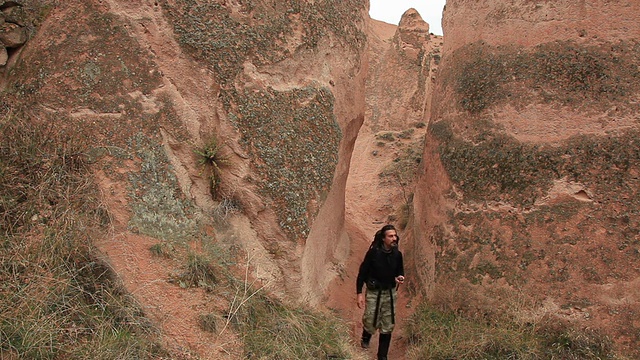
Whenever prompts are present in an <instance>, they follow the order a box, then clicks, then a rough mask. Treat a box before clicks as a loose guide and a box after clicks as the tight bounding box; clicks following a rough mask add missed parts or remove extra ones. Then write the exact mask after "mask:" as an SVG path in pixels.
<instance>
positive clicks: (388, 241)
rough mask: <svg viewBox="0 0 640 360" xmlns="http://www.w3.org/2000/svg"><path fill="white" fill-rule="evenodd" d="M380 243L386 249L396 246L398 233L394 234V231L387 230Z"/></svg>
mask: <svg viewBox="0 0 640 360" xmlns="http://www.w3.org/2000/svg"><path fill="white" fill-rule="evenodd" d="M382 241H383V242H384V246H385V247H386V248H387V249H391V248H392V247H394V246H397V245H398V233H396V231H395V230H387V231H385V232H384V239H383V240H382Z"/></svg>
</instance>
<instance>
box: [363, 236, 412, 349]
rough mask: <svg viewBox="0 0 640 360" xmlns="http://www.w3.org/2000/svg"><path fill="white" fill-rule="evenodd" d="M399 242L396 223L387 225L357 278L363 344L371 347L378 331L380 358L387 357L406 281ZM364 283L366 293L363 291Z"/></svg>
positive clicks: (369, 252)
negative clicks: (398, 305)
mask: <svg viewBox="0 0 640 360" xmlns="http://www.w3.org/2000/svg"><path fill="white" fill-rule="evenodd" d="M399 241H400V238H399V237H398V232H397V231H396V229H395V227H393V225H385V226H383V227H382V229H380V230H378V231H377V232H376V234H375V236H374V238H373V242H372V243H371V246H370V247H369V250H368V251H367V253H366V255H365V256H364V260H363V261H362V263H361V264H360V270H359V271H358V279H357V280H356V293H357V294H358V295H357V296H358V300H357V303H358V307H359V308H361V309H362V308H363V307H364V309H365V310H364V314H363V316H362V339H361V342H360V345H361V346H362V347H363V348H368V347H369V342H370V341H371V337H372V336H373V334H375V332H376V330H378V331H379V332H380V336H379V338H378V339H379V340H378V360H387V354H388V352H389V346H390V344H391V332H392V331H393V327H394V325H395V310H394V306H395V304H396V299H397V287H398V286H399V285H400V284H402V283H403V282H404V265H403V262H402V253H401V252H400V250H398V242H399ZM365 284H366V288H367V291H366V296H365V295H364V294H363V293H362V287H363V285H365Z"/></svg>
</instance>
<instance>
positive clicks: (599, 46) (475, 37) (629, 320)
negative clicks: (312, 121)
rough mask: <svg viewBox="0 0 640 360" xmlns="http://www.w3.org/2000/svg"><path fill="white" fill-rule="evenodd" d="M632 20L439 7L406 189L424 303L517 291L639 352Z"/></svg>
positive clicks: (637, 54) (538, 10) (638, 34)
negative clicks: (428, 108)
mask: <svg viewBox="0 0 640 360" xmlns="http://www.w3.org/2000/svg"><path fill="white" fill-rule="evenodd" d="M639 15H640V4H639V3H638V2H635V1H619V2H611V1H595V2H584V1H537V2H531V1H524V0H522V1H509V2H506V1H491V0H481V1H475V0H474V1H463V0H452V1H448V2H447V5H446V10H445V12H444V19H443V25H444V33H445V38H446V40H445V44H444V50H443V58H442V63H441V65H440V68H439V76H438V78H437V80H436V85H435V88H434V91H433V99H432V100H433V107H432V113H431V118H430V122H429V130H428V134H427V138H426V148H425V152H424V158H423V164H424V176H422V178H421V180H420V183H419V185H418V189H417V191H416V196H415V206H416V215H415V217H416V224H417V227H416V234H426V239H425V240H426V241H425V244H426V245H427V248H423V249H421V250H420V251H422V252H423V256H425V257H427V258H428V259H431V261H429V262H428V263H430V264H435V267H424V268H422V269H419V274H420V276H421V277H422V281H423V284H424V285H425V286H426V287H427V288H429V290H430V294H431V295H432V297H433V298H434V299H436V298H438V297H440V299H439V300H440V301H444V302H445V303H449V304H453V307H457V308H460V309H462V310H467V311H470V312H480V313H482V312H489V313H491V312H496V311H500V310H499V309H500V304H501V303H502V300H501V299H500V298H499V297H497V296H495V294H496V293H498V292H499V291H503V290H505V289H506V290H508V292H509V293H514V292H517V291H522V292H523V293H524V294H526V296H528V297H530V298H534V299H536V300H539V301H540V302H545V303H546V304H547V307H552V308H556V309H564V310H560V311H558V313H559V314H560V315H561V316H563V317H565V318H568V319H572V320H575V321H577V322H578V324H579V325H581V326H585V327H589V328H598V329H601V330H606V332H607V333H609V334H614V337H615V338H616V339H617V340H618V342H619V345H620V346H621V347H622V348H626V349H627V351H630V352H633V353H635V354H637V347H635V346H633V344H637V343H638V341H640V338H638V332H637V331H631V330H630V329H637V324H638V316H639V315H638V314H640V292H638V287H637V286H636V284H637V282H638V281H640V268H638V267H636V266H633V265H632V264H634V263H637V262H638V260H640V238H639V235H638V234H639V233H640V212H639V210H640V197H639V195H640V194H639V193H638V190H639V189H640V183H639V177H638V174H640V151H639V150H638V149H639V148H640V140H639V138H638V135H639V134H640V128H639V121H638V115H637V114H638V112H639V110H640V103H639V102H638V99H639V98H640V71H639V69H640V67H639V66H640V24H639V23H638V22H637V21H636V19H637V18H638V16H639ZM446 289H458V290H456V291H457V292H458V293H457V295H456V294H454V293H455V292H456V291H453V292H452V291H449V292H448V294H447V290H446ZM469 299H473V300H469ZM556 315H558V314H556Z"/></svg>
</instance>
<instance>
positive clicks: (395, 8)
mask: <svg viewBox="0 0 640 360" xmlns="http://www.w3.org/2000/svg"><path fill="white" fill-rule="evenodd" d="M369 2H370V4H371V8H370V9H369V15H370V16H371V18H372V19H376V20H381V21H384V22H386V23H389V24H393V25H398V23H399V22H400V17H402V14H404V12H405V11H407V10H409V9H410V8H414V9H416V10H418V13H420V16H422V19H423V20H424V21H426V22H427V23H428V24H429V32H432V33H434V34H436V35H442V25H441V20H442V9H443V8H444V3H445V0H370V1H369Z"/></svg>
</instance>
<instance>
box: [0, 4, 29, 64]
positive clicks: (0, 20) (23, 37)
mask: <svg viewBox="0 0 640 360" xmlns="http://www.w3.org/2000/svg"><path fill="white" fill-rule="evenodd" d="M23 14H24V11H23V10H22V4H21V3H20V2H15V1H0V68H1V67H4V66H6V65H7V62H8V61H9V51H8V50H7V49H16V48H19V47H20V46H22V45H24V43H25V42H27V38H28V33H27V28H26V27H25V25H26V22H25V16H24V15H23Z"/></svg>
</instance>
